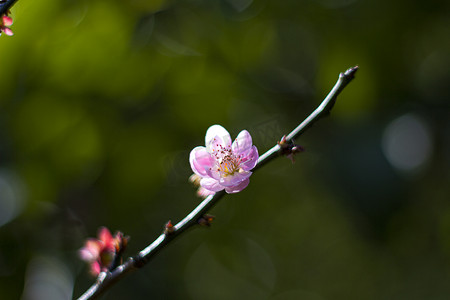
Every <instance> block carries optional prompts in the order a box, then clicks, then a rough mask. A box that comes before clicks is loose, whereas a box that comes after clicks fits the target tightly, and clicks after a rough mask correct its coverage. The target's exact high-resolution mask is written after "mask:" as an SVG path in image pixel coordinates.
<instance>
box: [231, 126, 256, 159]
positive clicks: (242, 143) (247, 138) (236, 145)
mask: <svg viewBox="0 0 450 300" xmlns="http://www.w3.org/2000/svg"><path fill="white" fill-rule="evenodd" d="M251 147H252V136H251V135H250V133H249V132H248V131H247V130H242V131H241V132H240V133H239V134H238V136H237V138H236V139H235V140H234V142H233V145H232V150H233V153H234V154H236V155H239V154H241V153H243V152H245V151H247V150H248V149H250V148H251Z"/></svg>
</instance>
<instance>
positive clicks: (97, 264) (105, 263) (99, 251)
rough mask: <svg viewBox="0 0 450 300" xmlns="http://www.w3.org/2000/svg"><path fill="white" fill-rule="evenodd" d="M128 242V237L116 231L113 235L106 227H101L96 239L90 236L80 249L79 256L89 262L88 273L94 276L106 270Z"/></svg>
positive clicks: (118, 256)
mask: <svg viewBox="0 0 450 300" xmlns="http://www.w3.org/2000/svg"><path fill="white" fill-rule="evenodd" d="M127 243H128V237H124V236H123V233H121V232H117V233H116V234H115V236H114V237H113V236H112V235H111V232H110V231H109V230H108V229H107V228H106V227H101V228H100V229H99V232H98V239H94V238H90V239H88V240H87V241H86V243H85V245H84V247H83V248H81V249H80V251H79V255H80V258H81V259H82V260H84V261H86V262H87V263H88V264H90V273H91V274H92V275H94V276H97V275H98V274H100V272H104V271H108V270H110V269H111V267H112V266H113V264H114V262H115V261H116V260H117V258H120V255H121V253H122V252H123V250H124V249H125V247H126V245H127Z"/></svg>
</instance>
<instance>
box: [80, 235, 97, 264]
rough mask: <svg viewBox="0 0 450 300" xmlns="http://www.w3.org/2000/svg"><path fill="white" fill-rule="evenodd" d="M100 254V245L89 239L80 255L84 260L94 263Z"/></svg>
mask: <svg viewBox="0 0 450 300" xmlns="http://www.w3.org/2000/svg"><path fill="white" fill-rule="evenodd" d="M99 254H100V244H99V242H98V241H97V240H95V239H88V240H87V241H86V244H85V246H84V247H83V248H81V249H80V251H79V255H80V258H81V259H82V260H85V261H93V260H96V259H97V258H98V256H99Z"/></svg>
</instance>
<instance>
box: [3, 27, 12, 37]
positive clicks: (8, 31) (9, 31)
mask: <svg viewBox="0 0 450 300" xmlns="http://www.w3.org/2000/svg"><path fill="white" fill-rule="evenodd" d="M1 31H3V32H4V33H5V34H6V35H9V36H11V35H14V33H13V32H12V30H11V29H9V28H8V27H3V28H2V30H1Z"/></svg>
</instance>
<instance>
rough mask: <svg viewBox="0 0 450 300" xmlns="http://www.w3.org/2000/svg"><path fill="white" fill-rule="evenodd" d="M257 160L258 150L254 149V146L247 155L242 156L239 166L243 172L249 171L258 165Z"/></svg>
mask: <svg viewBox="0 0 450 300" xmlns="http://www.w3.org/2000/svg"><path fill="white" fill-rule="evenodd" d="M258 158H259V154H258V149H257V148H256V146H253V147H252V148H251V149H250V150H249V151H248V152H247V153H244V154H243V155H242V160H241V164H240V166H241V168H242V169H244V170H245V171H250V170H251V169H253V168H254V167H255V166H256V164H257V163H258Z"/></svg>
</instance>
